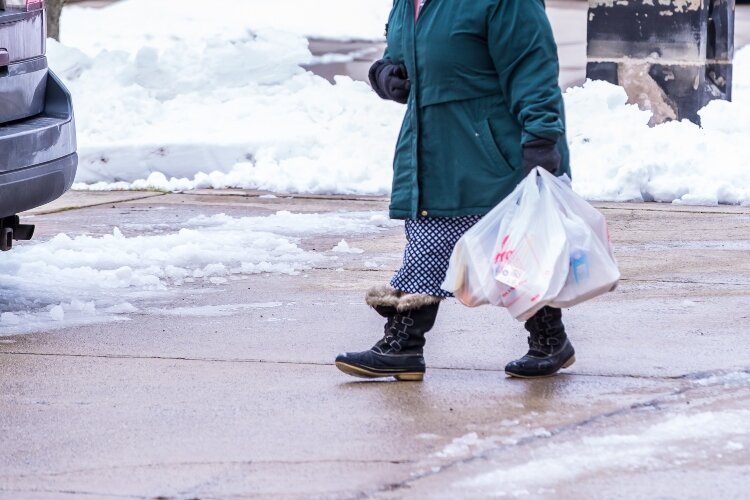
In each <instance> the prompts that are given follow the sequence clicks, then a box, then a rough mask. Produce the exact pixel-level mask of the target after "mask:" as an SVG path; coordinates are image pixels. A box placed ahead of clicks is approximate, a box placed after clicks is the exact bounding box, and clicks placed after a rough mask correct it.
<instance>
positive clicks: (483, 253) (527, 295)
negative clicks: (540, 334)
mask: <svg viewBox="0 0 750 500" xmlns="http://www.w3.org/2000/svg"><path fill="white" fill-rule="evenodd" d="M536 171H537V172H538V175H529V176H527V178H526V179H524V180H523V181H522V182H521V184H519V186H518V187H517V188H516V189H515V190H514V191H513V193H511V194H510V195H509V196H508V197H507V198H506V199H505V200H503V201H502V202H501V203H500V204H499V205H498V206H497V207H495V208H494V209H493V210H492V211H491V212H490V213H488V214H487V215H486V216H485V217H484V218H482V220H481V221H479V222H478V223H477V224H476V225H475V226H474V227H472V228H471V229H470V230H469V231H467V233H466V234H465V235H464V236H463V237H462V238H461V239H460V240H459V242H458V244H457V245H456V248H455V250H454V252H453V255H452V256H451V262H450V266H449V269H448V273H447V275H446V279H445V282H444V283H443V288H444V289H445V290H448V291H451V292H453V293H454V294H455V295H456V297H457V298H458V299H459V300H460V301H461V302H462V303H463V304H465V305H468V306H472V307H473V306H478V305H482V304H493V305H497V306H502V307H506V308H507V309H508V311H509V312H510V313H511V314H512V315H513V316H514V317H515V318H517V319H519V320H525V319H528V318H530V317H531V316H533V315H534V314H535V313H536V312H537V311H538V310H539V309H541V308H542V307H544V306H546V305H551V306H553V307H570V306H572V305H575V304H578V303H580V302H583V301H585V300H589V299H591V298H593V297H596V296H597V295H601V294H603V293H606V292H608V291H611V290H612V289H614V287H615V286H616V285H617V281H618V280H619V277H620V274H619V271H618V269H617V263H616V261H615V258H614V254H613V252H612V248H611V244H610V242H609V232H608V230H607V224H606V221H605V219H604V217H603V216H602V215H601V214H600V213H599V212H598V211H597V210H596V209H594V208H593V207H592V206H591V205H589V203H588V202H586V201H585V200H583V199H582V198H580V197H579V196H578V195H576V194H575V193H574V192H573V190H572V189H570V187H569V185H568V184H567V182H566V180H564V179H560V178H557V177H555V176H554V175H552V174H550V173H549V172H547V171H546V170H543V169H536ZM568 182H569V181H568Z"/></svg>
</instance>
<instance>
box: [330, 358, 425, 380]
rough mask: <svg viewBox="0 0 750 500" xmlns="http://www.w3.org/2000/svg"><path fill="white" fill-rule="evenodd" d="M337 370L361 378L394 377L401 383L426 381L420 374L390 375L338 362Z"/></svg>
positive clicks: (422, 374)
mask: <svg viewBox="0 0 750 500" xmlns="http://www.w3.org/2000/svg"><path fill="white" fill-rule="evenodd" d="M336 368H338V369H339V370H341V371H342V372H344V373H346V374H347V375H351V376H353V377H359V378H370V379H372V378H387V377H393V378H395V379H396V380H398V381H400V382H421V381H422V380H423V379H424V373H420V372H403V373H388V372H375V371H372V370H368V369H366V368H362V367H361V366H354V365H350V364H348V363H344V362H342V361H336Z"/></svg>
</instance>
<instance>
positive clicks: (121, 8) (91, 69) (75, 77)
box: [48, 0, 750, 205]
mask: <svg viewBox="0 0 750 500" xmlns="http://www.w3.org/2000/svg"><path fill="white" fill-rule="evenodd" d="M391 5H392V4H391V2H390V1H389V0H367V1H364V0H361V1H358V2H346V1H344V0H321V1H320V2H309V1H305V0H278V1H274V2H269V1H267V0H243V1H242V2H234V3H233V4H232V5H231V11H232V13H231V15H227V10H226V9H225V8H216V9H206V8H203V7H204V6H205V2H201V1H199V0H160V1H159V2H153V1H152V0H124V1H121V2H118V3H117V4H115V5H114V6H111V7H108V8H106V9H85V8H79V7H66V9H65V12H64V16H63V17H64V18H63V24H64V25H65V26H66V29H65V30H64V31H63V37H64V38H63V42H64V44H65V45H60V44H58V43H56V42H54V41H50V42H49V47H48V49H49V51H48V52H49V53H48V56H49V61H50V65H51V67H52V68H53V69H54V70H55V71H56V72H57V73H58V74H59V75H60V76H61V77H62V78H63V80H64V81H65V83H66V85H67V86H68V87H69V88H70V89H71V90H72V91H73V94H74V95H75V96H76V117H77V124H78V138H79V156H80V165H79V173H78V177H77V184H76V186H75V187H76V188H77V189H92V190H112V189H159V190H164V191H181V190H188V189H196V188H225V187H238V188H248V189H262V190H268V191H274V192H298V193H338V194H377V195H387V194H388V193H389V192H390V188H391V177H392V169H391V165H392V159H393V151H394V144H395V142H396V138H397V135H398V131H399V127H400V125H401V121H402V118H403V114H404V109H405V108H404V107H403V106H400V105H398V104H395V103H392V102H386V101H383V100H381V99H379V98H378V97H377V96H376V95H375V93H374V92H372V90H371V89H370V88H369V86H368V85H366V84H365V83H361V82H354V81H352V80H351V79H349V78H348V77H337V80H336V83H337V84H336V85H331V84H330V83H329V82H327V81H326V80H325V79H323V78H320V77H317V76H315V75H313V74H311V73H308V72H305V71H304V70H303V69H302V68H301V65H304V64H309V63H311V62H313V60H314V59H313V57H312V55H311V53H310V51H309V50H308V46H307V40H306V39H305V36H306V35H315V36H325V37H327V38H330V37H334V38H352V37H355V38H380V37H381V36H382V26H383V25H384V24H385V22H386V19H387V15H388V11H389V9H390V7H391ZM143 12H149V15H148V16H144V15H143ZM331 12H335V13H336V15H331ZM164 19H169V22H164ZM186 68H190V71H186V70H185V69H186ZM565 103H566V109H567V116H568V127H567V128H568V140H569V143H570V148H571V156H572V161H573V172H574V176H573V180H574V189H575V190H576V191H577V192H578V193H579V194H581V195H583V196H584V197H586V198H587V199H589V200H600V201H643V200H646V201H651V200H653V201H660V202H674V203H679V204H686V205H716V204H718V203H728V204H750V156H748V155H747V154H745V152H744V148H742V147H741V145H743V144H744V143H745V142H746V138H747V137H748V135H750V47H747V48H744V49H741V50H739V51H738V52H737V54H736V59H735V65H734V102H724V101H714V102H711V103H710V104H709V105H708V106H707V107H706V108H705V109H704V110H703V111H701V118H702V128H701V127H699V126H697V125H695V124H692V123H689V122H686V121H683V122H671V123H666V124H663V125H659V126H656V127H653V128H652V127H649V126H648V122H649V120H650V118H651V114H650V113H649V112H648V111H641V110H639V109H638V108H637V107H636V106H633V105H628V104H627V96H626V94H625V91H624V90H623V89H622V88H621V87H617V86H614V85H610V84H608V83H605V82H588V83H586V84H585V85H584V86H583V87H580V88H575V89H571V90H570V91H568V92H567V93H566V95H565Z"/></svg>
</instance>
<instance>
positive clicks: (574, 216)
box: [542, 172, 620, 308]
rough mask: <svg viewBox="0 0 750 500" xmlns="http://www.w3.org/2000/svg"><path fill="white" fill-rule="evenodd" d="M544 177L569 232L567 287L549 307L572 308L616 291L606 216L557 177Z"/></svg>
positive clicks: (615, 265) (618, 274) (614, 264)
mask: <svg viewBox="0 0 750 500" xmlns="http://www.w3.org/2000/svg"><path fill="white" fill-rule="evenodd" d="M545 174H546V175H547V176H548V178H547V179H546V180H547V181H548V182H546V186H547V188H548V189H549V190H550V191H551V193H552V194H553V196H554V197H555V200H556V203H557V208H558V210H559V213H560V217H561V218H562V220H563V224H564V225H565V228H566V233H567V236H568V238H567V242H568V255H569V261H570V270H569V272H568V278H567V280H566V283H565V286H563V289H562V290H561V291H560V293H559V294H558V296H557V297H556V298H555V299H554V300H553V301H551V302H550V304H549V305H551V306H553V307H560V308H563V307H572V306H574V305H576V304H580V303H581V302H585V301H586V300H589V299H592V298H594V297H597V296H599V295H602V294H604V293H607V292H611V291H612V290H614V289H615V288H616V287H617V283H618V282H619V280H620V271H619V269H618V267H617V261H616V259H615V255H614V251H613V249H612V243H611V241H610V237H609V230H608V228H607V221H606V219H605V218H604V216H603V215H602V214H601V213H600V212H599V211H598V210H596V209H595V208H594V207H592V206H591V205H590V204H589V203H588V202H587V201H586V200H584V199H583V198H581V197H580V196H578V195H576V194H575V193H574V192H573V191H572V190H571V189H570V188H569V187H568V186H566V185H565V184H563V183H562V182H560V181H559V180H558V179H557V178H556V177H554V176H553V175H551V174H548V173H547V172H544V173H542V176H543V177H545Z"/></svg>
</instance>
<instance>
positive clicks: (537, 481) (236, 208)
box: [0, 190, 750, 499]
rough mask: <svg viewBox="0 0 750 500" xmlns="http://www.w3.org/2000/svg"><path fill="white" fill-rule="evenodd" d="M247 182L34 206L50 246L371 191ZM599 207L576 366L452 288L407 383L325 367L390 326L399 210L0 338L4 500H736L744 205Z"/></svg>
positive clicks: (742, 386) (746, 370)
mask: <svg viewBox="0 0 750 500" xmlns="http://www.w3.org/2000/svg"><path fill="white" fill-rule="evenodd" d="M259 195H260V193H255V192H247V191H233V190H227V191H198V192H194V193H191V194H160V193H128V192H120V193H70V194H69V195H66V197H64V198H63V199H62V200H60V201H58V202H56V203H55V204H54V205H52V206H50V207H46V208H45V209H44V210H41V211H39V212H38V214H37V215H36V216H35V217H34V218H33V219H29V220H30V221H31V220H33V222H34V223H35V224H37V226H38V236H39V239H40V240H41V241H43V240H46V239H49V238H50V237H51V236H53V235H55V234H56V233H58V232H60V231H65V232H67V233H69V234H71V235H74V234H82V233H90V234H104V233H107V232H110V231H111V225H113V224H130V225H131V226H130V227H131V228H134V227H142V228H143V231H144V234H149V233H150V232H151V231H156V229H153V230H150V229H148V228H149V226H150V225H153V224H154V223H156V222H165V221H167V222H169V224H170V227H174V228H178V227H179V226H180V221H181V220H185V219H187V218H189V217H192V216H193V215H194V214H207V215H210V214H217V213H226V214H228V215H232V216H235V217H240V216H247V215H269V214H272V213H275V212H276V211H278V210H290V211H293V212H306V213H311V212H312V213H322V212H336V211H371V210H377V211H381V210H385V208H386V204H387V203H386V201H385V200H383V199H380V198H358V197H347V198H345V199H340V198H336V197H325V196H304V197H288V198H284V197H279V198H261V197H260V196H259ZM76 207H80V208H76ZM598 207H599V208H600V209H602V211H603V212H604V213H605V214H606V215H607V218H608V220H609V221H610V225H611V232H612V237H613V240H614V241H615V243H616V245H617V249H618V250H617V255H618V258H619V261H620V264H621V268H622V272H623V277H624V279H623V281H622V283H621V285H620V287H619V289H618V290H617V291H616V292H615V293H612V294H610V295H608V296H606V297H602V298H600V299H597V300H595V301H593V302H590V303H587V304H583V305H581V306H578V307H576V308H573V309H572V310H570V311H568V312H566V321H567V325H568V328H569V331H570V333H571V336H572V339H573V342H574V344H575V346H576V349H577V353H578V356H577V357H578V362H577V363H576V364H575V365H574V366H573V367H572V368H571V369H570V370H568V371H566V373H565V374H564V375H561V376H558V377H556V378H551V379H546V380H540V381H519V380H511V379H506V378H505V375H504V373H503V371H502V368H503V366H504V364H505V363H506V362H507V361H508V360H510V359H511V358H512V357H514V356H516V355H519V354H521V353H522V352H524V348H525V336H524V334H523V329H522V327H521V325H520V324H518V323H516V322H514V321H513V320H511V319H510V318H509V316H508V315H507V314H506V313H505V312H504V311H502V310H499V309H495V308H489V307H484V308H478V309H466V308H464V307H462V306H460V305H459V304H458V303H456V302H455V301H448V302H446V303H445V304H444V307H443V308H442V309H441V314H440V316H439V317H438V321H437V324H436V326H435V329H434V330H433V331H432V332H431V333H430V334H429V338H428V344H427V348H426V357H427V363H428V372H427V376H426V378H425V381H424V382H423V383H396V382H393V381H382V382H366V381H365V382H363V381H359V380H357V379H352V378H349V377H347V376H346V375H344V374H342V373H340V372H338V371H337V370H336V368H335V367H334V366H333V364H332V361H333V358H334V356H335V355H336V353H338V352H340V351H343V350H350V349H353V348H366V347H368V346H369V345H371V344H372V343H373V342H374V341H375V340H377V338H378V336H379V332H382V324H381V322H380V319H379V317H378V316H377V315H376V314H374V313H373V312H372V311H370V310H368V308H367V307H366V306H365V305H364V303H363V293H364V290H366V289H367V288H368V287H370V286H373V285H379V284H382V283H384V282H385V281H386V280H387V279H388V278H389V276H390V275H391V273H392V272H393V270H394V269H395V268H396V267H397V266H398V263H399V258H400V252H401V250H402V245H403V236H402V230H401V229H400V228H398V227H394V228H391V229H389V230H387V231H386V232H384V233H380V234H379V235H378V237H376V238H373V237H372V235H369V236H368V235H360V236H357V235H351V234H331V235H327V236H321V237H315V238H312V239H310V238H307V239H303V242H302V243H301V245H303V246H304V247H305V248H309V249H312V248H317V249H320V248H331V247H332V246H333V245H335V244H336V242H337V241H339V240H340V239H341V238H342V237H345V238H346V240H347V241H348V242H349V243H350V244H351V245H352V246H356V247H358V248H361V249H363V250H364V251H365V252H364V253H363V254H361V255H354V254H342V255H341V261H340V262H338V263H337V264H336V266H335V267H336V268H335V269H334V268H333V266H330V267H327V266H322V268H320V269H315V270H312V271H309V272H306V273H304V274H301V275H299V276H282V275H268V274H264V275H252V276H243V277H241V279H239V280H236V281H229V282H227V283H225V284H221V285H218V286H216V285H213V286H212V285H208V284H206V285H198V284H185V285H182V286H180V287H178V288H176V289H175V291H174V293H172V294H167V295H163V296H160V297H159V298H154V299H144V300H143V301H141V302H140V303H138V304H137V305H138V309H139V311H138V312H135V313H132V314H129V315H128V317H129V321H118V322H110V323H102V324H93V325H85V326H77V327H70V328H65V329H60V330H54V331H41V332H35V333H29V334H26V335H17V336H11V337H0V373H2V377H0V405H1V406H2V408H3V411H2V413H0V436H2V447H0V498H13V499H17V498H69V497H70V498H73V497H81V496H84V495H86V496H93V497H95V498H115V497H118V498H122V497H125V498H154V497H164V498H228V497H233V496H237V497H243V498H245V497H259V498H311V497H312V498H315V497H317V498H363V497H370V496H374V497H385V498H486V497H487V496H491V495H494V496H500V497H508V498H564V499H566V498H570V499H578V498H592V499H593V498H597V499H598V498H680V499H683V498H737V499H740V498H746V494H747V489H748V486H750V483H749V480H748V477H750V351H749V350H748V349H745V348H744V347H743V344H742V340H743V336H744V335H745V333H746V332H748V331H750V314H747V313H746V308H747V303H748V299H750V263H749V262H748V259H747V252H748V250H749V249H750V239H748V236H747V235H748V234H750V209H748V208H740V207H714V208H706V207H695V208H691V207H676V206H671V205H658V204H600V205H598ZM56 210H62V211H56ZM41 212H45V213H41ZM180 214H182V215H180ZM175 217H176V220H173V218H175ZM159 230H163V228H161V229H159ZM373 261H376V262H378V263H380V264H379V265H373ZM341 269H343V270H341ZM259 303H266V304H277V306H275V307H268V308H258V307H254V306H253V305H257V304H259ZM222 308H223V310H226V311H230V313H229V314H223V315H217V314H215V312H216V311H217V310H220V309H222Z"/></svg>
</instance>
